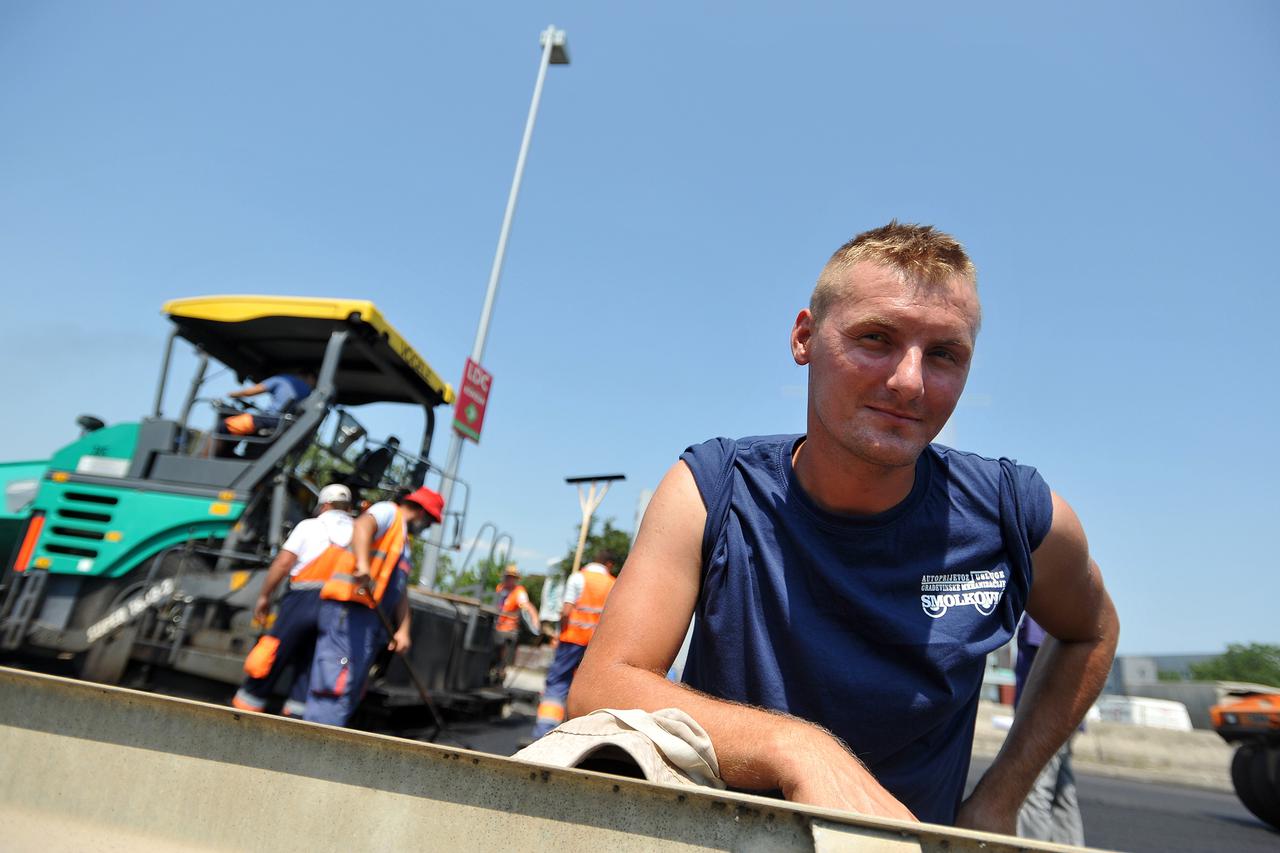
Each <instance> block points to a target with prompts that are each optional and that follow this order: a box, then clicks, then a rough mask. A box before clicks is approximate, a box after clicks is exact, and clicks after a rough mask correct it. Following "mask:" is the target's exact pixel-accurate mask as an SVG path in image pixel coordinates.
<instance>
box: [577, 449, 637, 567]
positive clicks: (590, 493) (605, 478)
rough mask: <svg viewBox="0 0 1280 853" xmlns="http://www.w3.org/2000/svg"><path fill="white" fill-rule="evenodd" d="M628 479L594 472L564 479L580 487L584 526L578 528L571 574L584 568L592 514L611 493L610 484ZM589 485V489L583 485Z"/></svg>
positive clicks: (580, 505) (579, 497) (579, 493)
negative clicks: (584, 475)
mask: <svg viewBox="0 0 1280 853" xmlns="http://www.w3.org/2000/svg"><path fill="white" fill-rule="evenodd" d="M625 479H627V478H626V476H625V475H623V474H592V475H590V476H588V477H565V478H564V481H565V482H566V483H569V484H571V485H575V486H577V487H578V506H579V507H580V508H581V509H582V527H580V528H578V550H576V551H574V552H573V568H572V569H571V570H570V571H569V576H570V577H572V576H573V573H574V572H576V571H577V570H578V569H580V568H582V549H583V548H584V547H586V544H587V533H589V532H590V531H591V516H592V515H593V514H594V513H595V511H596V510H597V509H599V508H600V502H601V501H603V500H604V496H605V495H606V494H608V493H609V484H610V483H613V482H615V481H617V480H625ZM584 485H589V486H590V488H588V489H587V491H585V492H584V491H583V490H582V487H583V486H584Z"/></svg>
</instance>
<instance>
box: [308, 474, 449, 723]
mask: <svg viewBox="0 0 1280 853" xmlns="http://www.w3.org/2000/svg"><path fill="white" fill-rule="evenodd" d="M443 519H444V499H443V498H441V497H440V495H438V494H436V493H435V492H433V491H431V490H430V489H428V488H425V487H423V488H419V489H418V490H417V491H414V492H410V493H409V494H408V495H405V496H404V497H403V498H401V499H400V501H399V503H392V502H391V501H380V502H379V503H375V504H374V505H373V506H371V507H369V508H368V509H367V510H365V512H364V513H363V514H362V515H361V516H360V517H359V518H357V519H356V523H355V527H354V529H353V530H352V534H351V549H350V551H349V552H343V554H341V555H339V556H338V560H339V562H337V564H336V565H335V566H334V568H333V571H332V574H331V575H330V577H329V580H328V581H327V582H326V583H325V585H324V587H323V588H322V589H321V590H320V599H321V601H320V616H319V627H320V635H319V637H318V638H317V640H316V652H315V658H314V659H313V661H312V665H311V685H310V691H309V693H308V695H307V708H306V713H305V716H306V719H307V720H308V721H309V722H313V723H327V724H329V725H334V726H343V725H346V723H347V721H348V720H349V719H350V718H351V715H352V713H354V712H355V709H356V706H357V705H359V704H360V699H361V698H362V697H363V696H364V689H365V683H366V681H367V680H368V678H369V669H370V667H372V666H373V664H374V662H375V659H376V658H377V654H378V651H379V650H380V649H381V648H382V647H383V645H384V644H386V648H388V649H390V650H391V651H392V652H395V653H397V654H404V653H405V652H406V651H408V650H409V644H410V639H409V595H408V585H409V571H410V565H409V558H410V542H409V537H410V536H416V535H418V534H419V533H421V532H422V531H424V530H426V529H427V528H428V527H430V526H431V524H432V523H435V522H440V521H442V520H443ZM375 608H378V609H379V611H380V612H381V613H382V614H383V616H384V617H385V618H386V620H387V621H388V622H389V623H390V624H391V626H392V627H393V628H394V631H393V633H392V634H391V636H390V637H388V636H387V631H386V629H385V628H384V627H383V619H382V617H379V615H378V612H375Z"/></svg>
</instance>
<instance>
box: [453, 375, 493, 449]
mask: <svg viewBox="0 0 1280 853" xmlns="http://www.w3.org/2000/svg"><path fill="white" fill-rule="evenodd" d="M492 387H493V374H491V373H489V372H488V371H486V370H485V369H484V368H483V367H481V366H480V365H478V364H476V363H475V362H474V361H472V360H471V359H467V366H466V369H465V370H463V372H462V388H461V389H460V390H459V391H458V405H457V407H456V408H455V409H454V410H453V428H454V430H455V431H456V432H457V433H458V434H459V435H463V436H466V437H467V438H469V439H471V440H472V441H474V442H476V443H479V441H480V427H482V426H484V407H485V404H486V403H488V402H489V389H490V388H492Z"/></svg>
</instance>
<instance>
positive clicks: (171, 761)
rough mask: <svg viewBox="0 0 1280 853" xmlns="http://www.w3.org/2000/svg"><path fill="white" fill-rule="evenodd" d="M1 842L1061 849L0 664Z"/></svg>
mask: <svg viewBox="0 0 1280 853" xmlns="http://www.w3.org/2000/svg"><path fill="white" fill-rule="evenodd" d="M0 804H2V805H0V848H3V849H5V850H39V851H42V853H46V851H61V850H85V849H93V850H108V851H111V850H120V851H130V853H133V851H144V850H200V851H213V850H272V851H291V850H297V851H308V853H310V851H314V850H326V849H341V850H344V851H345V850H351V851H361V850H370V851H373V850H377V851H386V850H414V851H422V850H447V851H466V850H484V851H491V850H493V849H495V848H510V849H514V850H535V849H536V850H562V849H573V850H607V851H609V853H628V851H667V850H671V851H677V850H678V851H695V850H742V851H765V850H768V851H775V850H776V851H821V852H822V853H835V852H836V851H850V850H855V849H856V850H858V851H883V852H884V853H890V851H895V852H898V853H905V851H939V853H941V851H949V853H956V851H977V850H982V851H986V853H1013V851H1019V850H1044V851H1053V850H1057V851H1063V850H1069V849H1072V848H1067V847H1062V846H1060V845H1052V844H1040V843H1034V842H1026V841H1020V840H1018V839H1014V838H1007V837H1003V836H995V835H987V834H983V833H975V832H965V831H960V830H953V829H949V828H947V827H939V826H931V825H927V824H912V823H905V822H901V821H891V820H875V819H870V818H860V817H858V816H855V815H852V814H849V813H845V812H837V811H832V810H828V809H815V808H807V807H801V806H794V805H792V804H789V803H785V802H781V801H777V800H770V799H765V798H762V797H753V796H746V795H740V794H731V793H725V792H720V791H713V790H709V789H694V788H679V787H672V786H665V785H653V784H649V783H646V782H642V781H636V780H631V779H625V778H622V777H616V776H607V775H604V774H599V773H590V772H586V771H578V770H565V769H560V768H544V767H539V766H537V765H531V764H526V763H522V762H518V761H514V760H512V759H506V758H499V757H496V756H491V755H485V754H483V753H476V752H470V751H467V750H461V749H453V748H447V747H439V746H434V745H430V744H423V743H418V742H415V741H407V740H403V739H400V738H392V737H384V736H379V735H371V734H366V733H363V732H355V731H349V730H346V729H335V728H331V727H328V726H319V725H314V724H311V723H304V722H298V721H293V720H287V719H282V718H278V717H269V716H261V715H257V714H246V713H243V712H240V711H236V710H233V709H230V708H223V707H219V706H215V705H208V704H204V703H201V702H191V701H187V700H181V699H171V698H167V697H163V696H156V695H153V694H148V693H139V692H136V691H132V690H124V689H120V688H114V687H105V686H102V685H96V684H88V683H84V682H78V681H72V680H68V679H62V678H55V677H52V676H45V675H36V674H32V673H27V672H20V671H17V670H12V669H4V668H0Z"/></svg>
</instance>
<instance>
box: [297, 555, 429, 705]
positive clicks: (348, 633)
mask: <svg viewBox="0 0 1280 853" xmlns="http://www.w3.org/2000/svg"><path fill="white" fill-rule="evenodd" d="M408 583H409V575H408V574H407V573H406V572H404V571H402V570H399V569H397V570H396V572H395V574H394V575H393V576H392V578H391V582H390V583H388V584H387V588H386V590H385V591H384V592H383V595H382V602H381V603H380V604H379V605H378V606H379V608H380V609H381V610H382V612H383V613H384V614H386V616H387V621H388V622H390V623H391V624H392V625H393V626H394V625H395V621H396V620H395V613H396V608H397V606H398V605H399V603H400V600H401V599H402V598H403V597H404V595H405V594H406V587H407V586H408ZM319 628H320V634H319V637H318V638H317V639H316V652H315V657H314V658H313V659H312V662H311V689H310V691H309V692H308V693H307V708H306V712H305V713H304V715H303V719H305V720H307V721H308V722H311V723H326V724H328V725H331V726H345V725H346V724H347V721H348V720H350V719H351V715H352V714H354V713H355V710H356V706H358V705H359V704H360V700H361V699H363V698H364V690H365V685H366V683H367V682H368V680H369V669H370V667H372V666H373V664H374V662H375V661H376V660H377V658H378V652H380V651H382V649H383V648H385V647H386V644H387V642H388V641H389V640H390V637H388V636H387V631H386V629H385V628H383V626H382V620H381V619H379V618H378V614H377V613H375V612H373V610H372V609H371V608H368V607H365V606H364V605H363V604H348V603H347V602H345V601H328V600H325V599H321V601H320V618H319Z"/></svg>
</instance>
